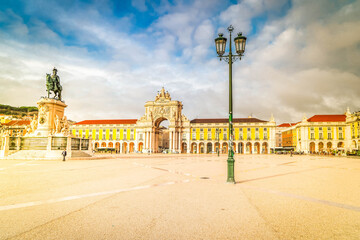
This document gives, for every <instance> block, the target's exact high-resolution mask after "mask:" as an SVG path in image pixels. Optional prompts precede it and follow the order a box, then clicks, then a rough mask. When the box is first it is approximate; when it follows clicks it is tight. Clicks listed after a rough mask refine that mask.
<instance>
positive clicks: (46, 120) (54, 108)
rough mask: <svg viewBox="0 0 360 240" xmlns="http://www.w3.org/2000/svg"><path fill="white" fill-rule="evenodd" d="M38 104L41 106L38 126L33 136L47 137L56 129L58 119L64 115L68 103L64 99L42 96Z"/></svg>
mask: <svg viewBox="0 0 360 240" xmlns="http://www.w3.org/2000/svg"><path fill="white" fill-rule="evenodd" d="M37 104H38V108H39V116H38V127H37V129H36V130H35V132H34V133H32V136H35V137H47V136H49V135H50V133H52V132H53V131H54V130H55V128H56V126H55V121H56V119H57V118H58V119H59V120H61V119H62V118H63V117H64V111H65V108H66V107H67V105H66V104H65V103H64V102H62V101H59V100H56V99H52V98H41V99H40V101H38V102H37ZM56 116H57V118H56Z"/></svg>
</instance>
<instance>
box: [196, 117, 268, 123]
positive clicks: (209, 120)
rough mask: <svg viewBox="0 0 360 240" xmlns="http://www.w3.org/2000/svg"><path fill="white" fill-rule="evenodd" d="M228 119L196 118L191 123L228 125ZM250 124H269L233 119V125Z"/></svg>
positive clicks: (247, 119) (251, 119) (253, 119)
mask: <svg viewBox="0 0 360 240" xmlns="http://www.w3.org/2000/svg"><path fill="white" fill-rule="evenodd" d="M228 122H229V119H228V118H200V119H199V118H196V119H193V120H191V121H190V123H228ZM249 122H267V121H264V120H260V119H257V118H233V123H249Z"/></svg>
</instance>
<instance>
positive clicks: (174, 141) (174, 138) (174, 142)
mask: <svg viewBox="0 0 360 240" xmlns="http://www.w3.org/2000/svg"><path fill="white" fill-rule="evenodd" d="M175 133H176V132H175V131H173V149H174V151H175V148H176V145H175V144H176V134H175Z"/></svg>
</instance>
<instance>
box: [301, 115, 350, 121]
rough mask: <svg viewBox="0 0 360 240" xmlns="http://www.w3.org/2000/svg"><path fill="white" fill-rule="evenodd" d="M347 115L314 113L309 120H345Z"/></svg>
mask: <svg viewBox="0 0 360 240" xmlns="http://www.w3.org/2000/svg"><path fill="white" fill-rule="evenodd" d="M345 120H346V115H344V114H341V115H314V116H312V117H311V118H309V119H308V120H307V121H308V122H345Z"/></svg>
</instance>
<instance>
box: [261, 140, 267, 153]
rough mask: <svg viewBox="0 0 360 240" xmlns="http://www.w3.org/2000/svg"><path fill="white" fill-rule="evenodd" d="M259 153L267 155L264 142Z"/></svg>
mask: <svg viewBox="0 0 360 240" xmlns="http://www.w3.org/2000/svg"><path fill="white" fill-rule="evenodd" d="M261 153H263V154H267V153H268V144H267V143H266V142H264V143H263V144H262V149H261Z"/></svg>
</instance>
